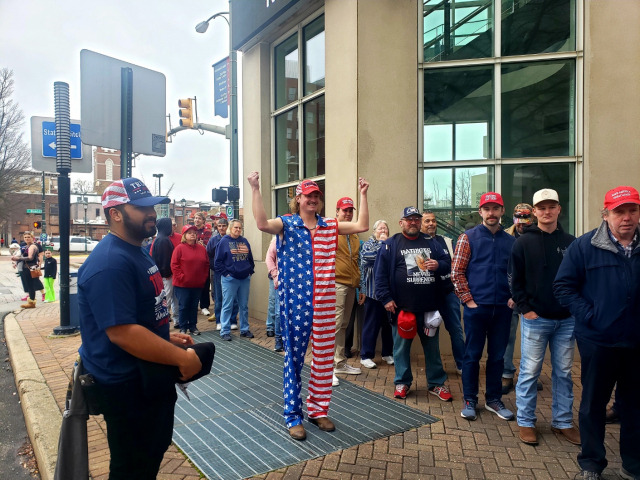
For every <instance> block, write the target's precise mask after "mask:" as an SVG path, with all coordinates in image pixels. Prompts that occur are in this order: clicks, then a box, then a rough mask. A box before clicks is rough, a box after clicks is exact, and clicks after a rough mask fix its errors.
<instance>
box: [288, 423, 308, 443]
mask: <svg viewBox="0 0 640 480" xmlns="http://www.w3.org/2000/svg"><path fill="white" fill-rule="evenodd" d="M289 435H291V438H293V439H294V440H305V439H306V438H307V432H305V431H304V427H303V426H302V424H300V425H296V426H295V427H291V428H290V429H289Z"/></svg>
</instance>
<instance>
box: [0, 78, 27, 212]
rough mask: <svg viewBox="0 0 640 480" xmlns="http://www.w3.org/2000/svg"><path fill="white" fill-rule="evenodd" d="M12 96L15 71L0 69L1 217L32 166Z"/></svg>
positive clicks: (20, 113) (7, 209)
mask: <svg viewBox="0 0 640 480" xmlns="http://www.w3.org/2000/svg"><path fill="white" fill-rule="evenodd" d="M11 95H13V71H12V70H9V69H8V68H1V69H0V219H3V218H5V217H6V216H7V215H8V212H9V210H10V208H8V207H10V205H9V204H8V203H9V202H8V195H9V193H11V192H12V191H13V190H15V187H16V184H17V181H18V179H19V177H20V175H21V174H22V173H23V172H24V171H25V170H26V169H27V168H29V166H30V165H29V163H30V162H29V160H30V150H29V147H28V145H27V143H26V142H25V141H24V140H23V138H22V135H23V134H22V132H21V129H22V125H23V123H24V115H23V113H22V110H20V107H19V106H18V104H17V103H15V102H14V101H13V100H12V99H11Z"/></svg>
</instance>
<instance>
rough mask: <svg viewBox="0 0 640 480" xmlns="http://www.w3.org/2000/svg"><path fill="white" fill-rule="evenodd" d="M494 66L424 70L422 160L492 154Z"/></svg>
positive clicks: (487, 155)
mask: <svg viewBox="0 0 640 480" xmlns="http://www.w3.org/2000/svg"><path fill="white" fill-rule="evenodd" d="M493 103H494V102H493V67H491V66H488V67H486V66H482V67H464V68H443V69H434V70H425V72H424V161H425V162H441V161H448V160H481V159H486V158H492V157H493Z"/></svg>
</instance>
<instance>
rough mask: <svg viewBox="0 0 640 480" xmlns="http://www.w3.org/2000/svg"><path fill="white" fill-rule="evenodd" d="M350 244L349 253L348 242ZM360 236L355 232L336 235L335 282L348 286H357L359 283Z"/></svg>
mask: <svg viewBox="0 0 640 480" xmlns="http://www.w3.org/2000/svg"><path fill="white" fill-rule="evenodd" d="M347 237H349V243H350V244H351V254H349V244H348V243H347ZM359 254H360V238H359V237H358V235H356V234H352V235H338V249H337V250H336V283H340V284H342V285H347V286H348V287H354V288H356V287H358V286H359V285H360V266H359V265H358V264H359Z"/></svg>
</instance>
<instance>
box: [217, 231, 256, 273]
mask: <svg viewBox="0 0 640 480" xmlns="http://www.w3.org/2000/svg"><path fill="white" fill-rule="evenodd" d="M214 266H215V272H216V273H219V274H220V275H222V276H223V277H226V276H227V275H231V276H232V277H233V278H235V279H237V280H244V279H245V278H247V277H248V276H250V275H253V271H254V267H255V265H254V262H253V254H252V253H251V246H250V245H249V242H248V241H247V239H246V238H244V237H243V236H242V235H240V236H239V237H238V238H233V237H231V236H230V235H225V236H224V237H222V239H221V240H220V242H218V246H217V247H216V258H215V262H214Z"/></svg>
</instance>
